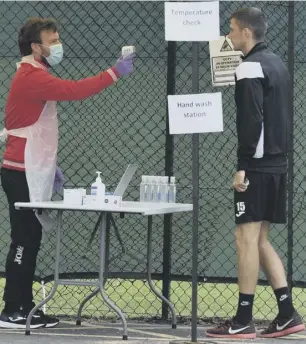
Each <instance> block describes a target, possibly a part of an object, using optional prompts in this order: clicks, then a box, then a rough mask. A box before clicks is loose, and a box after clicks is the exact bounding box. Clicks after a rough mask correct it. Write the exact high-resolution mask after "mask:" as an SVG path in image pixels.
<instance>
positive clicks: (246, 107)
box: [236, 62, 264, 171]
mask: <svg viewBox="0 0 306 344" xmlns="http://www.w3.org/2000/svg"><path fill="white" fill-rule="evenodd" d="M236 77H237V82H236V106H237V135H238V166H237V170H238V171H241V170H242V171H245V170H247V167H248V163H249V161H250V160H251V159H252V158H253V157H254V155H255V153H256V157H262V156H263V153H264V152H263V137H262V138H261V137H260V136H261V134H263V97H264V96H263V93H264V92H263V82H262V81H263V78H264V75H263V71H262V68H261V65H260V63H258V62H243V63H242V64H241V65H240V66H239V67H238V68H237V70H236Z"/></svg>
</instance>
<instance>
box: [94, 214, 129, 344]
mask: <svg viewBox="0 0 306 344" xmlns="http://www.w3.org/2000/svg"><path fill="white" fill-rule="evenodd" d="M105 241H106V213H105V212H103V213H102V221H101V225H100V272H99V287H100V292H101V295H102V298H103V300H104V301H105V303H106V304H107V305H108V306H109V307H110V308H111V309H113V310H114V311H115V312H116V313H117V314H118V315H119V317H120V319H121V321H122V324H123V337H122V339H123V340H127V339H128V333H127V323H126V319H125V316H124V315H123V313H122V312H121V310H120V309H119V308H118V307H117V306H116V305H115V304H113V303H112V302H111V300H110V299H109V298H108V296H107V295H106V293H105V290H104V270H105V263H106V261H105V256H106V254H105V253H106V252H105Z"/></svg>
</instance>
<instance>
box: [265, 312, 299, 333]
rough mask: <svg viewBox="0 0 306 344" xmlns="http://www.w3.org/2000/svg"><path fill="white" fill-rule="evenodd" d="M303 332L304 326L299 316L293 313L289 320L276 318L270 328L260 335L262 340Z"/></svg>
mask: <svg viewBox="0 0 306 344" xmlns="http://www.w3.org/2000/svg"><path fill="white" fill-rule="evenodd" d="M304 330H305V326H304V324H303V321H302V319H301V317H300V315H299V314H298V313H297V312H296V311H295V312H294V313H293V315H292V316H291V317H290V318H285V319H284V318H280V317H279V316H277V317H276V318H275V319H274V320H273V321H272V323H271V324H270V326H269V327H268V328H267V329H265V330H263V331H262V332H261V333H260V337H263V338H277V337H283V336H288V335H289V334H292V333H297V332H301V331H304Z"/></svg>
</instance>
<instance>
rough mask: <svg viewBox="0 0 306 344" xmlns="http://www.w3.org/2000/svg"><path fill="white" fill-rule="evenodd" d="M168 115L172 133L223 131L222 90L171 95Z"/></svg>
mask: <svg viewBox="0 0 306 344" xmlns="http://www.w3.org/2000/svg"><path fill="white" fill-rule="evenodd" d="M168 116H169V131H170V134H191V133H210V132H220V131H223V111H222V95H221V92H217V93H202V94H185V95H169V96H168Z"/></svg>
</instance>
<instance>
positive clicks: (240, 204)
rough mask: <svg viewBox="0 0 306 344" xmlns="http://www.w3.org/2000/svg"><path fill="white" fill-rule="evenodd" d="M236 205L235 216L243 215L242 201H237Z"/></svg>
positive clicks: (243, 204)
mask: <svg viewBox="0 0 306 344" xmlns="http://www.w3.org/2000/svg"><path fill="white" fill-rule="evenodd" d="M236 207H237V213H236V216H237V217H240V216H241V215H243V214H244V213H245V203H244V202H237V203H236Z"/></svg>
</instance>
